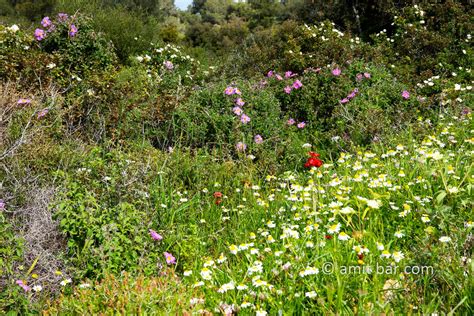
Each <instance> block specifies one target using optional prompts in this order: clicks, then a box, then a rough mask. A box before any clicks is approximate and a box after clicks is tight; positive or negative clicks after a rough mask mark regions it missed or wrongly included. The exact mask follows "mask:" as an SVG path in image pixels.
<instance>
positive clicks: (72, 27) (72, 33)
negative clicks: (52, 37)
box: [69, 24, 77, 37]
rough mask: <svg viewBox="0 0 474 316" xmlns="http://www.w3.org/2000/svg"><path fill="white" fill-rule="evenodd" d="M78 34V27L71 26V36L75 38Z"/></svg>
mask: <svg viewBox="0 0 474 316" xmlns="http://www.w3.org/2000/svg"><path fill="white" fill-rule="evenodd" d="M76 34H77V27H76V26H75V25H74V24H71V26H70V27H69V36H70V37H74V36H76Z"/></svg>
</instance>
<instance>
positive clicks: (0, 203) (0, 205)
mask: <svg viewBox="0 0 474 316" xmlns="http://www.w3.org/2000/svg"><path fill="white" fill-rule="evenodd" d="M4 210H5V202H4V201H3V200H2V199H0V211H4Z"/></svg>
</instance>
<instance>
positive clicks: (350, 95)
mask: <svg viewBox="0 0 474 316" xmlns="http://www.w3.org/2000/svg"><path fill="white" fill-rule="evenodd" d="M358 92H359V89H357V88H355V89H354V90H353V91H352V92H351V93H350V94H349V95H348V96H347V98H348V99H352V98H354V97H355V96H356V95H357V93H358Z"/></svg>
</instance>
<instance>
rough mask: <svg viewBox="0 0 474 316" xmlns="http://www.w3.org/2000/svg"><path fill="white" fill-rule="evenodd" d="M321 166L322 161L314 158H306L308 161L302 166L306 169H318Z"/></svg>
mask: <svg viewBox="0 0 474 316" xmlns="http://www.w3.org/2000/svg"><path fill="white" fill-rule="evenodd" d="M322 165H323V161H322V160H321V159H318V158H314V157H311V158H308V160H307V161H306V163H305V164H304V166H305V167H306V168H311V167H316V168H319V167H321V166H322Z"/></svg>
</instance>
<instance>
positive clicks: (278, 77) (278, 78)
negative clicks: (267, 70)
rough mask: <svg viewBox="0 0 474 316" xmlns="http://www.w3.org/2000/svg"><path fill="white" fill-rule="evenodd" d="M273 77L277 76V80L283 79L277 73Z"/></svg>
mask: <svg viewBox="0 0 474 316" xmlns="http://www.w3.org/2000/svg"><path fill="white" fill-rule="evenodd" d="M275 78H277V80H283V77H282V76H280V75H279V74H276V75H275Z"/></svg>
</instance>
